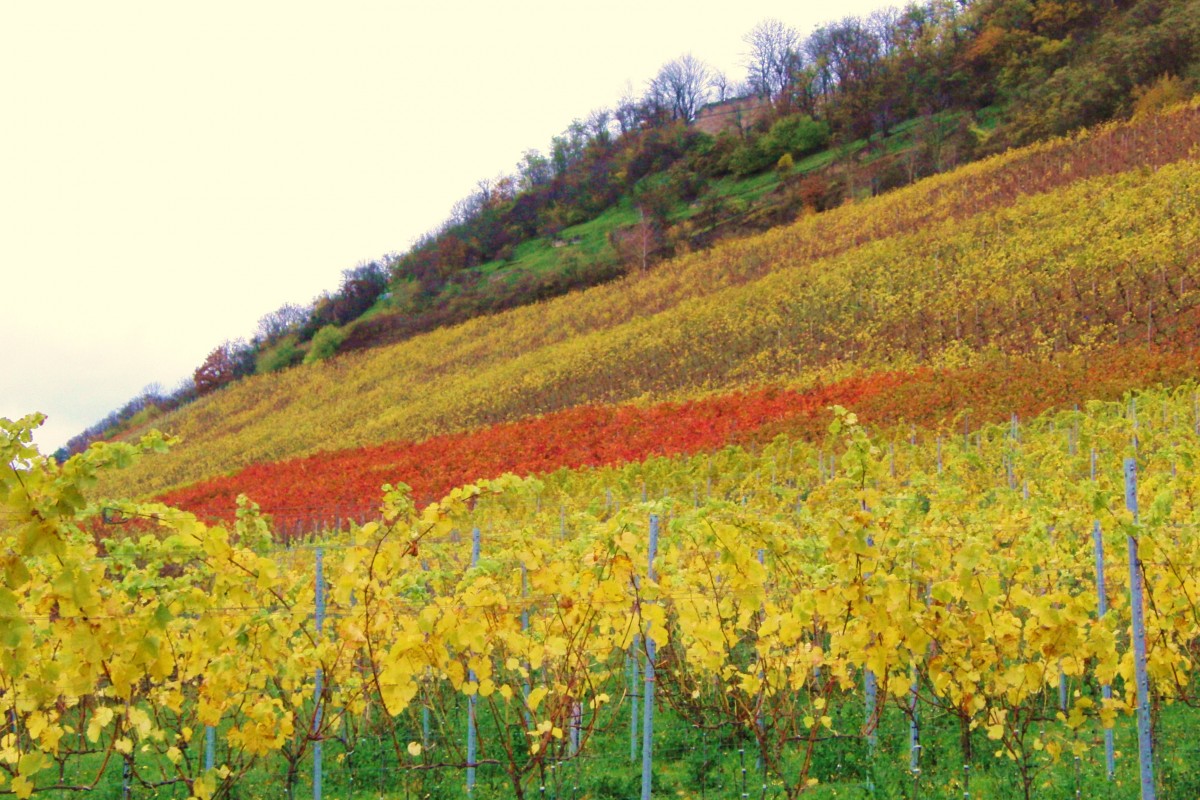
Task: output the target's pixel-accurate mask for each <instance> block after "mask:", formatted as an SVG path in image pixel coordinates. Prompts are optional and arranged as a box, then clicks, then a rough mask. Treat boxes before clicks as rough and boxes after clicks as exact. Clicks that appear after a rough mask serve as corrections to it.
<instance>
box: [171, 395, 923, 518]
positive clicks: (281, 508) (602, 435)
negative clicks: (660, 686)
mask: <svg viewBox="0 0 1200 800" xmlns="http://www.w3.org/2000/svg"><path fill="white" fill-rule="evenodd" d="M905 379H906V376H905V375H903V374H900V373H896V374H879V375H874V376H871V377H870V378H869V379H868V378H852V379H849V380H845V381H840V382H838V383H836V384H834V385H832V386H828V387H823V388H818V389H813V390H811V391H807V392H798V391H791V390H785V389H763V390H759V391H751V392H737V393H733V394H729V395H723V396H719V397H709V398H703V399H698V400H691V401H687V402H680V403H663V404H661V405H654V406H636V405H622V406H581V407H577V408H572V409H567V410H564V411H559V412H555V413H553V414H547V415H545V416H542V417H535V418H530V419H525V420H520V421H517V422H509V423H502V424H499V425H494V426H491V427H489V428H484V429H482V430H478V431H473V432H469V433H461V434H451V435H444V436H434V437H431V438H429V439H426V440H425V441H422V442H396V443H392V444H386V445H379V446H373V447H363V448H359V449H353V450H342V451H338V452H332V453H319V454H317V455H313V456H309V457H306V458H297V459H289V460H286V461H280V462H276V463H272V464H256V465H253V466H251V467H247V468H246V469H244V470H242V471H241V472H238V473H236V474H234V475H229V476H224V477H220V478H214V479H212V480H208V481H203V482H201V483H198V484H193V485H192V486H189V487H186V488H183V489H179V490H177V491H174V492H171V493H169V494H167V495H165V496H163V497H162V498H161V499H162V500H164V501H165V502H167V503H169V504H171V505H174V506H178V507H180V508H185V509H188V510H190V511H193V512H195V513H197V514H199V515H201V516H205V517H215V518H229V517H230V516H231V515H232V513H233V509H234V505H235V498H236V497H237V495H238V494H239V493H245V494H247V495H248V496H249V497H250V498H251V499H253V500H254V501H255V502H257V503H258V504H259V505H260V506H261V508H262V510H263V511H264V512H266V513H269V514H272V515H274V516H275V518H276V521H277V522H281V521H283V520H286V519H289V518H296V517H305V518H306V517H307V515H308V514H309V513H310V511H311V510H313V509H321V510H322V511H323V512H324V513H326V514H330V513H338V512H339V510H340V513H342V514H344V515H349V516H354V517H360V516H364V515H365V513H366V512H367V511H368V510H369V509H371V508H374V507H376V506H377V505H378V502H379V498H380V486H382V485H383V484H384V483H395V482H398V481H403V482H404V483H407V484H408V485H409V486H411V487H412V488H413V496H414V497H415V498H416V499H417V500H418V501H423V502H428V501H431V500H433V499H436V498H437V497H440V496H441V495H442V494H444V493H445V492H446V491H448V490H449V489H451V488H453V487H455V486H459V485H462V484H464V483H470V482H471V481H474V480H478V479H480V478H487V477H494V476H496V475H500V474H503V473H505V472H515V473H518V474H539V473H546V472H552V471H554V470H556V469H559V468H562V467H588V466H601V465H607V464H618V463H624V462H628V461H639V460H641V459H644V458H646V457H648V456H652V455H673V454H679V453H694V452H698V451H704V450H711V449H716V448H719V447H722V446H724V445H726V444H728V443H730V442H735V441H742V440H745V439H747V438H748V437H750V436H751V435H752V434H753V432H754V431H757V430H760V429H762V428H763V427H764V426H766V425H768V424H771V423H782V422H785V421H786V422H788V423H789V427H800V428H804V429H808V428H812V429H813V430H820V429H821V428H823V427H824V426H825V425H827V424H828V419H829V412H828V411H827V410H826V409H827V407H828V406H830V405H832V404H835V403H836V404H841V405H846V406H852V405H856V404H858V403H860V402H861V401H862V400H863V398H864V397H865V396H867V395H869V394H871V393H873V392H878V391H880V390H881V389H884V388H888V387H890V386H892V385H893V384H897V383H900V382H901V381H903V380H905Z"/></svg>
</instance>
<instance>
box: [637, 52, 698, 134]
mask: <svg viewBox="0 0 1200 800" xmlns="http://www.w3.org/2000/svg"><path fill="white" fill-rule="evenodd" d="M712 74H713V73H712V69H711V68H710V67H709V66H708V65H707V64H705V63H704V62H703V61H701V60H700V59H698V58H696V57H695V56H693V55H692V54H691V53H685V54H684V55H682V56H680V57H679V58H677V59H675V60H674V61H668V62H667V63H666V64H663V66H662V68H661V69H659V71H658V74H657V75H655V76H654V79H653V80H651V81H650V88H649V92H648V94H647V98H646V99H647V101H648V102H649V103H650V104H652V105H653V106H654V108H655V109H657V110H658V111H660V112H661V113H663V114H666V115H669V116H670V118H671V119H677V120H682V121H684V122H692V121H694V120H695V119H696V112H697V111H699V110H700V107H701V106H703V105H704V104H705V103H706V102H707V101H708V89H709V86H710V85H711V83H712Z"/></svg>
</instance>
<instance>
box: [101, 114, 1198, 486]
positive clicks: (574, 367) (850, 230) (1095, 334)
mask: <svg viewBox="0 0 1200 800" xmlns="http://www.w3.org/2000/svg"><path fill="white" fill-rule="evenodd" d="M1198 134H1200V107H1197V106H1196V105H1193V106H1190V107H1187V108H1184V109H1181V110H1179V111H1177V112H1175V113H1174V114H1171V115H1168V116H1163V117H1152V118H1149V119H1146V120H1143V121H1140V122H1138V123H1136V124H1133V125H1127V126H1110V127H1107V128H1104V129H1101V130H1099V131H1096V132H1093V133H1092V134H1090V135H1088V136H1085V137H1082V138H1078V139H1073V140H1062V141H1056V142H1051V143H1047V144H1043V145H1040V146H1037V147H1034V148H1030V149H1027V150H1022V151H1016V152H1013V153H1010V154H1007V155H1005V156H1003V157H1000V158H996V159H992V160H990V161H986V162H981V163H978V164H974V165H971V166H969V167H967V168H964V169H962V170H959V171H957V172H955V173H951V174H948V175H944V176H939V177H937V178H934V179H931V180H929V181H925V182H923V183H920V184H917V185H915V186H913V187H910V188H908V189H905V190H902V191H898V192H896V193H893V194H890V195H886V196H883V197H879V198H876V199H874V200H871V201H869V202H864V203H861V204H857V205H851V206H847V207H845V208H842V209H839V210H837V211H834V212H831V213H827V214H823V215H820V216H814V217H809V218H806V219H803V220H801V221H800V222H798V223H797V224H795V225H793V226H790V227H787V228H784V229H779V230H776V231H772V232H770V233H768V234H765V235H763V236H759V237H755V238H752V239H747V240H743V241H739V242H733V243H729V244H726V245H723V246H721V247H718V248H716V249H714V250H713V251H710V252H706V253H701V254H695V255H692V256H689V257H686V258H683V259H679V260H677V261H675V262H672V263H670V264H667V265H664V266H663V267H662V268H659V269H656V270H654V271H651V272H648V273H646V274H644V275H639V276H636V277H634V278H631V279H628V280H625V281H622V282H619V283H617V284H611V285H608V286H604V287H598V288H596V289H592V290H589V291H587V292H583V293H580V294H575V295H570V296H567V297H563V298H559V299H556V300H553V301H550V302H547V303H543V304H541V305H539V306H535V307H531V308H525V309H518V310H515V311H512V312H507V313H504V314H500V315H496V316H493V317H488V318H482V319H477V320H473V321H471V322H469V323H467V324H464V325H461V326H457V327H454V328H449V329H445V330H440V331H437V332H434V333H431V334H428V335H425V336H421V337H418V338H416V339H413V340H411V341H408V342H405V343H402V344H399V345H396V346H393V347H389V348H383V349H380V350H377V351H371V352H367V353H362V354H356V355H353V356H350V357H347V358H343V359H339V360H336V361H334V362H329V363H325V364H320V365H314V366H310V367H305V368H300V369H296V370H293V371H290V372H287V373H284V374H280V375H270V376H261V377H257V378H252V379H249V380H247V381H245V382H243V383H241V384H239V385H237V386H235V387H232V388H230V389H228V390H226V391H223V392H221V393H219V394H217V395H214V396H212V397H210V398H207V399H205V400H204V401H201V402H199V403H197V404H195V405H193V406H191V407H189V408H187V409H184V410H182V411H181V412H179V413H178V414H176V415H174V416H172V417H168V418H166V420H165V421H162V422H161V425H162V426H163V427H164V428H165V429H166V430H168V431H171V432H174V433H178V434H180V435H182V436H183V437H184V441H183V444H181V445H180V446H179V447H178V448H176V450H175V451H174V452H173V453H172V454H171V455H170V456H169V457H167V458H165V459H156V460H154V461H152V462H150V461H148V462H146V463H144V464H142V465H140V466H138V467H137V468H135V469H133V470H131V471H129V472H128V473H127V474H125V475H122V476H121V477H120V478H119V479H116V480H112V481H110V482H108V483H106V484H104V486H103V487H102V488H103V489H104V490H105V491H109V492H112V493H114V494H137V495H144V494H148V493H158V492H162V491H164V490H166V489H169V488H173V487H180V486H183V485H186V484H190V483H194V482H196V481H199V480H202V479H205V478H210V477H213V476H215V475H221V474H228V473H232V472H235V471H237V470H239V469H241V468H244V467H246V466H249V465H252V464H261V463H270V462H274V461H278V460H280V459H284V458H293V457H300V456H306V455H312V454H314V453H317V452H319V451H330V450H341V449H346V448H354V447H362V446H368V445H381V444H383V443H386V442H397V441H407V442H415V441H420V440H423V439H426V438H428V437H431V436H443V435H447V434H454V433H460V434H461V433H464V432H468V431H472V430H478V429H481V428H484V427H486V426H489V425H493V424H497V423H505V422H515V421H518V420H522V419H525V418H528V417H531V416H534V415H538V414H547V413H553V412H558V411H562V410H564V409H570V408H574V407H577V406H584V405H594V404H597V403H621V402H629V401H635V400H636V401H639V402H642V403H646V402H653V401H661V400H665V399H677V400H678V399H685V398H689V397H696V396H701V395H705V394H711V393H714V392H716V393H724V392H728V391H731V390H734V389H738V388H744V387H750V386H758V385H764V384H775V385H782V386H788V387H791V388H794V389H798V390H804V389H807V388H810V387H813V386H815V385H818V384H819V383H822V382H829V381H833V380H838V379H840V378H844V377H847V376H850V375H869V374H871V373H874V372H876V371H879V370H885V371H894V370H911V369H914V368H918V367H922V366H932V367H938V368H951V367H964V366H966V367H970V366H976V367H978V366H980V365H982V364H985V363H993V362H994V361H995V359H997V358H1000V359H1004V358H1013V357H1017V358H1020V359H1024V360H1027V361H1030V360H1031V361H1035V362H1045V363H1052V362H1054V361H1055V360H1056V359H1060V358H1062V357H1063V356H1064V355H1070V354H1074V356H1078V354H1081V353H1088V352H1095V351H1099V350H1101V349H1105V348H1112V347H1115V346H1125V345H1129V344H1131V343H1133V342H1141V343H1148V344H1151V345H1154V346H1159V347H1166V348H1170V349H1178V348H1188V347H1190V346H1191V343H1192V341H1193V339H1194V334H1195V328H1196V300H1197V298H1200V293H1198V282H1200V274H1198V273H1197V254H1198V252H1200V205H1198V203H1197V200H1196V198H1197V197H1198V196H1200V164H1198V163H1197V160H1196V158H1195V155H1196V152H1195V145H1194V142H1195V141H1197V138H1200V137H1198ZM948 411H951V412H952V409H948ZM399 477H401V478H403V477H404V476H399Z"/></svg>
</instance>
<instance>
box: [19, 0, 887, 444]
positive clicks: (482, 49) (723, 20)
mask: <svg viewBox="0 0 1200 800" xmlns="http://www.w3.org/2000/svg"><path fill="white" fill-rule="evenodd" d="M897 4H898V3H893V2H881V0H841V2H837V3H829V2H822V3H814V2H782V1H781V0H741V2H722V3H709V2H696V0H691V1H690V2H676V1H675V0H671V1H670V2H658V1H657V0H638V1H637V2H629V1H628V0H609V1H608V2H605V3H586V4H585V3H576V2H570V0H555V1H554V2H532V0H519V1H518V0H510V2H469V3H468V2H447V1H445V0H441V1H439V0H433V1H432V2H429V3H417V2H413V0H404V1H403V2H400V1H399V0H398V1H397V2H353V1H352V0H351V1H343V2H328V3H311V2H304V0H288V1H287V2H277V1H276V0H271V1H270V2H267V1H266V0H263V1H261V2H255V0H235V1H230V0H206V2H202V3H195V2H186V3H185V2H168V1H167V0H153V1H152V2H127V1H126V0H105V2H94V0H68V1H67V2H53V3H49V2H48V3H41V2H17V0H0V120H2V124H0V275H2V277H0V298H2V299H3V311H0V416H4V417H9V418H15V417H18V416H21V415H23V414H25V413H28V412H31V411H42V412H45V413H46V414H48V415H49V421H48V422H47V424H46V426H45V427H44V428H43V429H42V431H41V432H40V434H39V435H38V437H37V440H38V443H39V444H40V446H41V447H42V450H43V451H44V452H50V451H52V450H53V449H55V448H56V447H58V446H59V445H61V444H62V443H64V442H65V441H66V439H68V438H69V437H71V436H73V435H75V434H76V433H78V432H80V431H81V430H82V429H84V428H86V427H87V426H89V425H91V424H93V423H94V422H96V421H98V420H99V419H100V418H102V417H104V416H105V415H106V414H107V413H108V412H110V411H112V410H114V409H116V408H118V407H119V406H121V405H123V404H124V403H125V401H127V400H129V399H130V398H131V397H133V396H135V395H136V394H138V393H139V391H140V390H141V389H142V388H143V387H144V386H146V385H147V384H150V383H152V382H158V383H161V384H163V386H164V387H165V388H167V389H170V388H173V387H174V386H176V385H178V383H179V382H180V380H182V379H183V378H184V377H186V376H188V375H190V374H191V372H192V370H193V369H195V367H196V366H197V365H198V364H199V363H200V362H201V361H202V360H203V359H204V357H205V355H206V354H207V353H208V352H209V351H210V350H212V348H213V347H215V346H216V345H218V344H219V343H220V342H222V341H224V340H226V339H231V338H236V337H239V336H242V337H248V336H249V335H250V334H251V333H252V332H253V330H254V327H255V324H256V322H257V321H258V319H259V318H260V317H261V316H263V315H264V314H266V313H268V312H270V311H272V310H274V309H275V308H278V307H279V306H280V305H282V304H283V303H285V302H296V303H307V302H309V301H310V300H312V299H313V297H315V296H316V295H317V294H319V293H320V292H321V291H324V290H332V289H334V288H336V286H337V284H338V281H339V278H340V274H341V271H342V270H343V269H346V268H349V267H353V266H355V265H356V264H357V263H359V262H360V261H364V260H369V259H372V258H376V257H378V256H380V255H382V254H384V253H387V252H390V251H403V250H405V249H407V247H408V246H409V244H410V243H411V242H412V240H413V239H414V238H415V237H417V236H419V235H420V234H421V233H423V232H425V231H427V230H429V229H431V228H433V227H435V226H437V225H438V224H439V223H440V222H441V221H442V220H443V219H444V218H445V217H446V214H447V212H448V211H449V209H450V207H451V205H452V204H453V203H454V202H455V201H456V200H458V199H460V198H462V197H464V196H465V195H467V194H468V193H469V192H470V191H471V190H472V188H473V187H474V185H475V182H476V181H478V180H480V179H482V178H487V177H493V176H495V175H497V174H499V173H501V172H513V171H514V169H515V166H516V163H517V161H518V160H519V159H520V157H521V154H522V152H523V151H525V150H527V149H530V148H538V149H541V150H543V152H544V151H545V150H546V149H547V145H548V143H549V141H550V138H551V137H552V136H554V135H555V134H557V133H559V132H561V131H562V130H563V129H564V128H566V126H567V125H568V124H569V123H570V122H571V120H572V119H573V118H575V117H581V118H582V117H586V115H587V114H588V113H589V112H590V111H591V110H593V109H596V108H600V107H611V106H613V105H614V104H615V103H616V101H617V99H618V98H619V97H620V95H621V94H622V92H623V91H624V90H625V88H626V84H627V83H628V84H631V85H632V87H633V89H634V91H635V92H637V93H640V92H641V91H642V90H643V88H644V87H645V84H646V82H647V81H648V80H649V78H650V77H652V76H653V74H654V73H655V72H656V71H657V69H658V67H659V66H660V65H661V64H663V63H664V62H666V61H668V60H670V59H673V58H675V57H677V56H679V55H682V54H683V53H685V52H691V53H693V54H694V55H696V56H697V57H699V58H702V59H704V60H705V61H707V62H708V63H709V64H710V65H712V66H714V67H717V68H719V69H722V70H724V71H725V72H727V73H728V74H729V76H730V77H731V78H733V79H735V80H740V79H742V78H743V77H744V74H745V71H744V69H743V67H742V66H741V64H742V58H743V55H744V52H745V50H746V46H745V44H744V43H743V41H742V37H743V36H744V35H745V34H746V33H747V32H748V31H749V30H750V29H751V28H752V27H753V26H754V25H755V24H756V23H757V22H759V21H761V20H763V19H765V18H768V17H775V18H777V19H780V20H782V21H784V22H786V23H789V24H791V25H793V26H795V27H796V28H797V29H798V30H800V31H801V32H802V33H807V32H808V31H810V30H811V29H812V28H813V27H814V26H815V25H816V24H818V23H820V22H823V21H827V20H829V19H832V18H836V17H842V16H846V15H848V14H865V13H868V12H869V11H870V10H871V9H873V8H877V7H881V6H887V5H897Z"/></svg>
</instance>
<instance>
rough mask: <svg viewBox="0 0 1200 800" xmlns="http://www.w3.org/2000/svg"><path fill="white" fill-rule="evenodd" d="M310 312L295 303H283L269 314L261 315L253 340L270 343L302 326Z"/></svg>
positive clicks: (308, 309)
mask: <svg viewBox="0 0 1200 800" xmlns="http://www.w3.org/2000/svg"><path fill="white" fill-rule="evenodd" d="M310 311H311V309H310V308H306V307H304V306H298V305H296V304H295V303H284V304H283V305H281V306H280V307H279V308H277V309H275V310H274V311H272V312H271V313H270V314H264V315H263V317H262V319H260V320H259V321H258V327H257V328H255V330H254V339H255V340H256V341H258V342H272V341H274V340H276V339H278V338H279V337H280V336H283V335H284V334H287V333H290V332H292V331H294V330H296V329H297V328H299V327H300V326H301V325H303V324H304V322H305V321H306V320H307V319H308V315H309V312H310Z"/></svg>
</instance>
